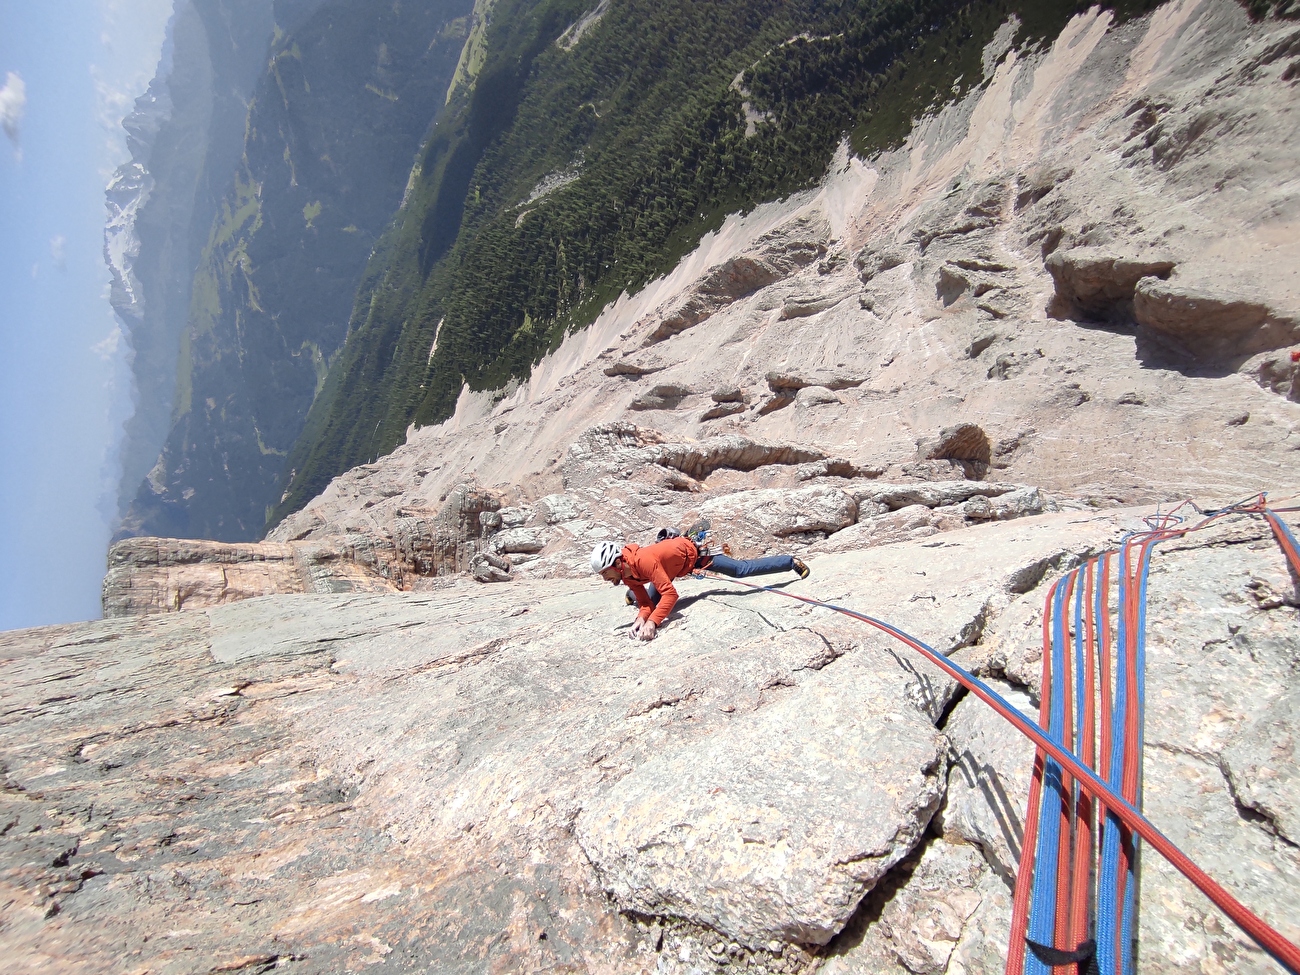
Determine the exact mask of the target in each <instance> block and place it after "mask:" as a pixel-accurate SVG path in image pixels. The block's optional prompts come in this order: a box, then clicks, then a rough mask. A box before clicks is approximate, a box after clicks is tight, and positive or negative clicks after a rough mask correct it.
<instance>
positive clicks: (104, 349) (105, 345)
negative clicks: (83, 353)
mask: <svg viewBox="0 0 1300 975" xmlns="http://www.w3.org/2000/svg"><path fill="white" fill-rule="evenodd" d="M125 341H126V335H124V334H123V332H122V327H121V326H120V325H114V326H113V330H112V331H111V332H109V333H108V335H106V336H105V337H104V339H103V341H101V342H96V343H95V344H94V345H92V346H91V347H90V351H91V352H94V353H95V354H96V355H98V356H99V357H100V358H101V359H103V360H104V361H105V362H108V361H111V360H112V359H114V358H116V356H117V353H118V350H119V349H121V348H122V344H123V343H124V342H125Z"/></svg>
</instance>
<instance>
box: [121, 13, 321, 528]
mask: <svg viewBox="0 0 1300 975" xmlns="http://www.w3.org/2000/svg"><path fill="white" fill-rule="evenodd" d="M308 3H310V4H315V5H319V3H320V0H297V4H296V5H297V7H302V6H304V5H305V4H308ZM276 6H277V7H285V6H287V5H286V4H285V3H284V2H283V0H281V3H279V4H276ZM294 12H296V11H294V10H282V11H280V12H279V13H278V14H277V15H276V16H281V17H283V16H285V15H287V14H292V13H294ZM273 28H274V20H273V15H272V0H180V2H178V3H177V4H176V7H175V10H174V12H173V16H172V20H171V23H170V25H169V27H168V32H167V33H168V36H167V41H166V44H165V47H164V50H163V57H162V59H161V63H160V65H159V72H158V77H156V78H155V79H154V81H153V83H152V84H151V85H150V86H149V90H148V91H147V92H146V93H145V94H144V95H143V96H141V97H140V99H139V100H137V102H136V105H135V111H134V112H133V113H132V114H131V115H130V116H129V117H128V118H127V119H126V120H125V122H124V126H125V128H126V130H127V143H128V146H129V148H130V149H131V162H130V163H129V164H128V165H127V166H125V167H123V169H122V170H121V171H120V172H119V173H118V176H117V178H115V179H114V182H113V185H112V186H110V191H109V192H110V203H112V204H114V207H113V209H114V210H115V211H117V212H118V213H119V214H122V216H123V217H124V219H119V220H116V221H114V223H113V224H112V225H110V228H109V233H108V238H109V239H108V240H106V245H107V247H106V249H107V250H108V251H109V254H108V257H109V262H110V265H111V266H112V268H113V271H114V280H113V290H112V303H113V307H114V309H115V310H116V311H117V312H118V314H119V315H120V316H121V317H122V320H123V322H124V324H125V325H126V328H125V332H126V336H127V340H128V341H129V343H130V345H131V351H132V363H131V367H132V372H133V374H134V384H135V392H136V409H135V412H134V413H133V415H132V416H131V418H130V420H129V421H128V422H127V426H126V431H125V434H126V435H125V437H124V440H123V444H122V482H121V485H122V486H121V492H120V493H121V497H120V502H121V505H122V507H125V506H126V504H127V503H129V502H130V500H131V499H132V498H134V497H135V494H136V490H137V488H138V487H139V486H140V483H141V481H142V480H143V479H144V477H145V475H146V474H147V473H148V472H149V469H150V468H151V467H153V466H154V465H155V463H156V462H157V460H158V452H159V451H160V450H161V449H162V446H163V444H164V442H165V441H166V439H167V435H168V432H169V430H170V427H171V418H172V412H173V411H172V403H173V400H174V396H175V387H176V360H177V356H178V354H179V349H180V337H181V333H182V332H183V331H184V327H185V321H186V317H187V313H188V309H189V302H190V287H191V285H192V283H193V277H194V266H195V263H196V262H197V261H198V258H199V255H200V254H201V253H202V250H203V245H204V242H205V241H206V240H207V235H208V228H209V227H210V226H211V225H212V218H213V215H214V214H215V213H216V210H217V206H218V203H219V201H220V199H221V197H222V195H223V194H224V193H225V190H226V186H227V184H228V182H229V179H230V174H231V172H233V170H234V167H235V165H236V163H238V161H239V157H240V152H241V145H242V142H243V133H244V122H245V120H246V118H247V116H248V100H249V98H250V97H251V96H252V94H253V90H254V88H255V86H256V85H257V80H258V78H259V77H260V76H261V74H262V70H263V68H264V66H265V64H266V49H267V44H268V43H269V41H270V38H271V33H272V30H273ZM127 214H129V216H127ZM118 235H120V236H121V237H122V238H125V239H114V238H115V237H117V236H118Z"/></svg>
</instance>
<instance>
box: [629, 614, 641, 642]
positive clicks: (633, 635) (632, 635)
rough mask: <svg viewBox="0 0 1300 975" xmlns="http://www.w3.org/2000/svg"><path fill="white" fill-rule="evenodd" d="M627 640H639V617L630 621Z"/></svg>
mask: <svg viewBox="0 0 1300 975" xmlns="http://www.w3.org/2000/svg"><path fill="white" fill-rule="evenodd" d="M627 635H628V639H630V640H639V639H640V638H641V617H639V616H638V617H637V618H636V619H634V620H633V621H632V628H631V629H630V630H629V631H628V634H627Z"/></svg>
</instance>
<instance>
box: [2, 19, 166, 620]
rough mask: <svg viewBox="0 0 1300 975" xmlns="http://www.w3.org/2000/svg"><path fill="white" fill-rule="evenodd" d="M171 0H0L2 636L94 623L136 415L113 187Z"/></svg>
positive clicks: (146, 84) (152, 64)
mask: <svg viewBox="0 0 1300 975" xmlns="http://www.w3.org/2000/svg"><path fill="white" fill-rule="evenodd" d="M171 6H172V2H171V0H57V2H32V0H0V128H2V129H3V134H2V135H0V630H5V629H13V628H15V627H20V626H33V625H37V624H43V623H57V622H70V621H74V620H85V619H94V618H96V617H98V616H99V592H100V584H101V582H102V579H103V575H104V568H105V562H104V558H105V552H106V549H107V544H108V538H109V534H110V532H111V519H112V516H113V512H114V510H115V508H116V496H115V492H116V489H117V474H118V472H117V468H116V455H117V449H118V444H119V441H120V439H121V431H122V424H123V422H124V421H125V419H126V417H127V416H128V414H129V412H130V409H131V405H130V376H129V371H128V366H127V360H126V354H127V347H126V343H125V342H124V340H123V337H122V334H121V332H120V331H119V329H118V326H117V322H116V320H115V317H114V315H113V312H112V309H111V308H110V307H109V304H108V297H107V293H108V281H109V276H108V271H107V269H106V268H105V266H104V258H103V241H104V215H105V212H104V187H105V185H106V184H107V182H108V179H109V177H110V176H111V175H112V172H113V170H114V169H116V167H117V166H118V165H119V164H120V163H121V162H122V161H123V160H124V159H125V158H126V152H125V144H124V141H123V137H122V130H121V121H122V118H123V116H124V115H125V114H126V113H127V112H128V111H129V110H130V108H131V104H132V103H133V102H134V100H135V98H136V96H137V95H139V94H141V93H142V92H143V91H144V90H145V88H146V87H147V86H148V83H149V80H150V78H152V77H153V73H154V68H155V67H156V65H157V61H158V55H159V52H160V50H161V46H162V38H163V31H164V29H165V27H166V21H167V18H168V17H169V15H170V12H171Z"/></svg>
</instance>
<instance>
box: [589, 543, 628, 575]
mask: <svg viewBox="0 0 1300 975" xmlns="http://www.w3.org/2000/svg"><path fill="white" fill-rule="evenodd" d="M622 553H623V550H622V549H621V548H619V547H618V546H617V545H615V544H614V543H613V542H599V543H597V545H596V548H595V549H594V550H593V551H592V553H591V571H592V572H604V571H605V570H606V569H608V568H609V567H610V566H611V565H613V564H614V561H615V560H616V559H617V558H618V557H619V556H620V555H621V554H622Z"/></svg>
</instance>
